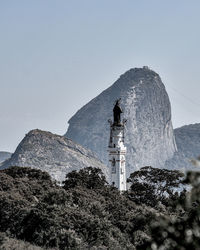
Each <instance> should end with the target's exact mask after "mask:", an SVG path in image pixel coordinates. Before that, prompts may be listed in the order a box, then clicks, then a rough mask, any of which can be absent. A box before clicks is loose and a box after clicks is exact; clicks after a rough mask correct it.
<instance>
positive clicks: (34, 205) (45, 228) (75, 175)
mask: <svg viewBox="0 0 200 250" xmlns="http://www.w3.org/2000/svg"><path fill="white" fill-rule="evenodd" d="M199 178H200V174H198V173H188V175H187V178H186V180H185V181H184V182H185V183H190V184H192V186H193V188H192V190H191V192H190V193H188V194H186V191H183V192H182V193H179V194H178V192H175V191H173V189H174V188H177V187H178V186H179V185H182V184H181V183H182V182H183V175H182V174H181V173H179V172H178V171H168V170H159V169H153V168H151V167H146V168H143V169H141V170H140V171H137V172H135V173H133V174H132V175H131V176H130V178H129V183H130V185H131V186H130V190H129V191H127V192H125V193H119V191H118V190H117V189H115V188H113V187H111V186H109V185H108V184H107V182H106V179H105V177H104V175H103V174H102V172H101V170H100V169H96V168H91V167H90V168H85V169H82V170H80V171H79V172H77V171H73V172H71V173H69V174H67V176H66V180H65V181H64V183H63V184H64V185H63V186H62V187H61V186H58V185H57V184H56V183H55V182H54V181H52V180H51V178H50V176H49V175H48V174H47V173H45V172H42V171H40V170H36V169H30V168H19V167H13V168H10V169H6V170H1V171H0V232H1V233H0V249H9V245H11V244H15V245H16V246H17V247H16V248H15V249H41V248H42V249H46V248H47V249H139V250H140V249H153V250H154V249H155V250H156V249H170V250H171V249H172V250H173V249H183V250H184V249H200V247H199V246H200V242H199V239H200V224H199V218H200V210H199V203H200V198H199V197H200V184H199ZM141 180H142V181H141ZM6 246H7V248H6Z"/></svg>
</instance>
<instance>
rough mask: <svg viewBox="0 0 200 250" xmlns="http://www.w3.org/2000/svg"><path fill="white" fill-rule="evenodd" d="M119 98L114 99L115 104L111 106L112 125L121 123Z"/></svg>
mask: <svg viewBox="0 0 200 250" xmlns="http://www.w3.org/2000/svg"><path fill="white" fill-rule="evenodd" d="M120 100H121V99H118V100H116V103H115V106H114V108H113V116H114V125H121V113H123V111H122V109H121V107H120Z"/></svg>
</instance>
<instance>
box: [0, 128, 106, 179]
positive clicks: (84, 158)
mask: <svg viewBox="0 0 200 250" xmlns="http://www.w3.org/2000/svg"><path fill="white" fill-rule="evenodd" d="M10 166H20V167H32V168H38V169H41V170H43V171H47V172H48V173H50V175H51V176H52V177H53V178H54V179H56V180H59V181H62V180H64V178H65V175H66V174H67V173H68V172H71V171H72V170H79V169H81V168H84V167H89V166H92V167H99V168H101V170H102V171H103V172H104V173H105V175H106V176H108V173H107V167H106V166H105V165H104V164H103V163H102V162H101V161H99V160H98V159H97V158H96V156H95V154H94V153H93V152H92V151H90V150H89V149H85V148H84V147H83V146H81V145H79V144H77V143H75V142H73V141H72V140H71V139H68V138H66V137H64V136H60V135H56V134H52V133H51V132H47V131H42V130H39V129H34V130H31V131H30V132H29V133H28V134H26V136H25V137H24V139H23V140H22V141H21V143H20V144H19V145H18V147H17V149H16V151H15V152H14V154H12V156H11V158H10V159H8V160H7V161H6V162H5V163H3V164H2V166H1V169H3V168H7V167H10Z"/></svg>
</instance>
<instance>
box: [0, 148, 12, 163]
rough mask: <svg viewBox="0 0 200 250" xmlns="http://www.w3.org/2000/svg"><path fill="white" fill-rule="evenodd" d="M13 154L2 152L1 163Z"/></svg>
mask: <svg viewBox="0 0 200 250" xmlns="http://www.w3.org/2000/svg"><path fill="white" fill-rule="evenodd" d="M11 155H12V154H11V153H9V152H4V151H0V163H1V162H3V161H5V160H7V159H9V158H10V157H11Z"/></svg>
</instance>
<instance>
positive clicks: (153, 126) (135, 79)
mask: <svg viewBox="0 0 200 250" xmlns="http://www.w3.org/2000/svg"><path fill="white" fill-rule="evenodd" d="M118 98H121V106H122V108H123V110H124V114H123V117H124V118H126V119H127V126H126V133H125V144H126V146H127V150H128V152H127V170H128V171H127V175H129V174H130V172H133V171H135V170H137V169H139V168H141V167H144V166H153V167H158V168H160V167H164V164H165V161H166V160H167V159H169V158H171V157H172V156H173V154H174V153H175V152H176V143H175V140H174V134H173V128H172V122H171V107H170V102H169V98H168V95H167V92H166V90H165V87H164V85H163V83H162V81H161V79H160V77H159V75H158V74H157V73H155V72H154V71H152V70H150V69H149V68H148V67H143V68H135V69H130V70H129V71H127V72H126V73H125V74H123V75H121V76H120V78H119V79H118V80H117V81H116V82H115V83H114V84H113V85H112V86H110V87H109V88H108V89H106V90H105V91H103V92H102V93H101V94H100V95H98V96H97V97H96V98H94V99H93V100H91V101H90V102H89V103H87V104H86V105H85V106H84V107H82V108H81V109H80V110H79V111H78V112H77V113H76V114H75V115H74V116H73V117H72V118H71V119H70V120H69V128H68V131H67V133H66V135H65V136H67V137H68V138H71V139H72V140H73V141H75V142H78V143H80V144H81V145H83V146H84V147H86V148H88V149H91V150H92V151H94V152H95V153H96V154H97V155H98V157H99V159H101V160H102V161H103V162H104V163H105V164H107V146H108V140H109V124H108V122H107V121H108V119H110V118H112V109H113V104H114V102H115V100H116V99H118Z"/></svg>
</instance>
